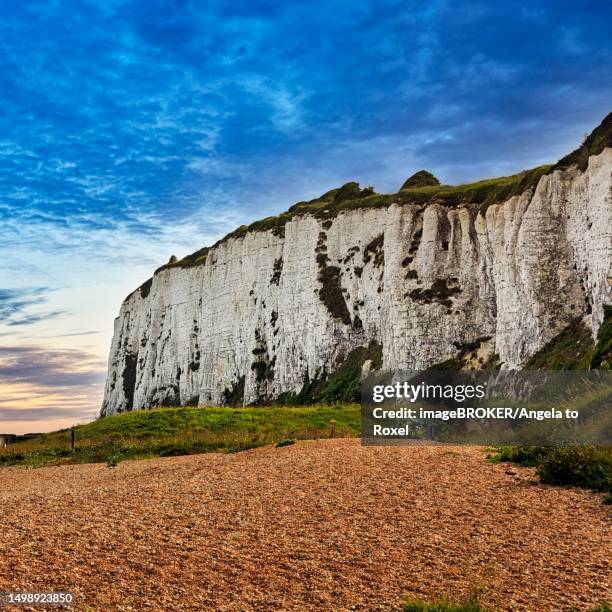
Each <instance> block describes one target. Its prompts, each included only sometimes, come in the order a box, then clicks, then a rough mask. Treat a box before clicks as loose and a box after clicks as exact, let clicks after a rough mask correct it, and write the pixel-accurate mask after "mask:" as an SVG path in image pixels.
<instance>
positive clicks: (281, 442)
mask: <svg viewBox="0 0 612 612" xmlns="http://www.w3.org/2000/svg"><path fill="white" fill-rule="evenodd" d="M292 444H295V440H294V439H293V438H283V439H282V440H279V441H278V442H277V443H276V448H283V446H291V445H292Z"/></svg>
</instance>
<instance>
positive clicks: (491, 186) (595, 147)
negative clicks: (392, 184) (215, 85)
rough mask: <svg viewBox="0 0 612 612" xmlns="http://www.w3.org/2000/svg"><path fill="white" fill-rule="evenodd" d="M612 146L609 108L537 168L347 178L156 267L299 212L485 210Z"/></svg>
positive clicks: (204, 252) (277, 229)
mask: <svg viewBox="0 0 612 612" xmlns="http://www.w3.org/2000/svg"><path fill="white" fill-rule="evenodd" d="M607 147H612V113H609V114H608V115H607V116H606V117H605V118H604V120H603V121H602V122H601V124H600V125H599V126H597V127H596V128H595V129H594V130H593V131H592V132H591V134H589V136H587V138H585V140H584V142H583V143H582V145H581V146H580V147H578V148H577V149H576V150H575V151H573V152H572V153H570V154H569V155H566V156H565V157H564V158H562V159H560V160H559V161H558V162H557V163H556V164H550V165H544V166H539V167H537V168H533V169H532V170H526V171H524V172H519V173H518V174H514V175H512V176H503V177H499V178H491V179H484V180H481V181H477V182H475V183H467V184H464V185H440V184H437V179H436V177H434V176H433V175H432V174H431V173H429V172H427V171H425V170H420V171H419V172H417V173H415V174H414V175H413V176H411V177H410V178H409V179H408V180H407V181H406V182H405V183H404V185H402V187H401V189H400V191H399V192H398V193H392V194H379V193H376V192H375V191H374V189H373V188H372V187H367V188H365V189H361V187H360V186H359V183H356V182H351V183H346V184H345V185H343V186H342V187H338V188H336V189H331V190H330V191H328V192H326V193H324V194H323V195H321V196H320V197H318V198H315V199H314V200H310V201H308V202H298V203H297V204H294V205H293V206H291V207H290V208H289V210H287V211H286V212H284V213H281V214H280V215H277V216H273V217H266V218H265V219H261V220H259V221H255V222H254V223H251V224H250V225H241V226H240V227H238V228H237V229H235V230H234V231H233V232H231V233H229V234H227V236H225V237H224V238H222V239H221V240H219V241H218V242H217V243H215V244H214V245H213V246H212V247H210V248H209V247H204V248H202V249H200V250H199V251H196V252H195V253H192V254H191V255H187V256H186V257H184V258H182V259H180V260H177V261H172V262H169V263H167V264H165V265H163V266H161V267H160V268H158V269H157V270H156V273H157V272H160V271H162V270H166V269H168V268H190V267H193V266H198V265H202V264H204V263H205V262H206V259H207V256H208V253H209V251H210V249H211V248H214V247H216V246H218V245H219V244H221V243H223V242H225V241H227V240H230V239H232V238H240V237H242V236H244V235H246V234H247V233H249V232H258V231H272V232H274V233H276V234H277V235H283V234H284V230H285V225H286V224H287V223H288V222H289V221H291V219H293V218H294V217H296V216H298V215H305V214H308V215H312V216H315V217H318V218H321V219H332V218H333V217H336V216H337V215H339V214H340V213H341V212H343V211H347V210H355V209H358V208H385V207H387V206H390V205H391V204H399V205H405V204H417V205H427V204H430V203H434V202H438V203H440V204H444V205H445V206H450V207H456V206H459V205H460V204H474V205H477V206H479V207H480V212H481V213H482V214H485V213H486V211H487V209H488V207H489V206H490V205H491V204H497V203H501V202H504V201H505V200H507V199H508V198H510V197H512V196H514V195H520V194H521V193H524V192H525V191H527V190H528V189H534V188H535V187H536V185H537V184H538V181H539V180H540V178H542V176H544V175H545V174H548V173H550V172H552V171H553V170H557V169H564V168H568V167H570V166H573V165H576V166H577V167H578V168H579V169H580V170H582V171H584V170H585V169H586V167H587V164H588V159H589V157H590V156H591V155H599V154H600V153H601V152H602V151H603V150H604V149H605V148H607Z"/></svg>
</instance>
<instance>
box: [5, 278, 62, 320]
mask: <svg viewBox="0 0 612 612" xmlns="http://www.w3.org/2000/svg"><path fill="white" fill-rule="evenodd" d="M49 291H50V290H49V289H48V288H47V287H35V288H25V289H0V323H4V324H5V325H8V326H9V327H19V326H22V325H32V324H34V323H40V322H42V321H48V320H50V319H55V318H56V317H60V316H62V315H65V314H67V313H66V311H65V310H50V311H46V312H37V313H27V312H26V311H27V310H28V309H30V308H31V307H32V306H40V305H41V304H44V303H45V302H46V300H47V297H46V296H47V294H48V292H49Z"/></svg>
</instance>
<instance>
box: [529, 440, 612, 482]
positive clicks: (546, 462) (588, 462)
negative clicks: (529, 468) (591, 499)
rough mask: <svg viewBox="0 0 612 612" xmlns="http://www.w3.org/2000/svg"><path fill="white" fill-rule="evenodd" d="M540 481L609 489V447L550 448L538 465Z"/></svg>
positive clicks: (611, 475)
mask: <svg viewBox="0 0 612 612" xmlns="http://www.w3.org/2000/svg"><path fill="white" fill-rule="evenodd" d="M538 475H539V476H540V480H541V481H542V482H544V483H547V484H554V485H573V486H578V487H585V488H587V489H593V490H595V491H607V492H612V449H611V448H595V447H591V446H584V447H581V446H567V447H558V448H553V449H551V450H550V451H549V452H547V453H545V454H544V455H543V456H542V459H541V460H540V462H539V464H538Z"/></svg>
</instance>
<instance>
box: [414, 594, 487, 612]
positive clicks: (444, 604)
mask: <svg viewBox="0 0 612 612" xmlns="http://www.w3.org/2000/svg"><path fill="white" fill-rule="evenodd" d="M402 609H403V612H486V608H484V607H483V606H482V604H481V603H480V602H479V600H478V595H476V594H473V595H471V596H470V597H468V598H467V599H466V600H465V601H464V602H462V603H453V602H451V601H449V600H448V599H446V598H441V599H439V600H438V601H437V602H436V603H427V602H425V601H423V600H422V599H409V600H408V601H406V603H404V607H403V608H402Z"/></svg>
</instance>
